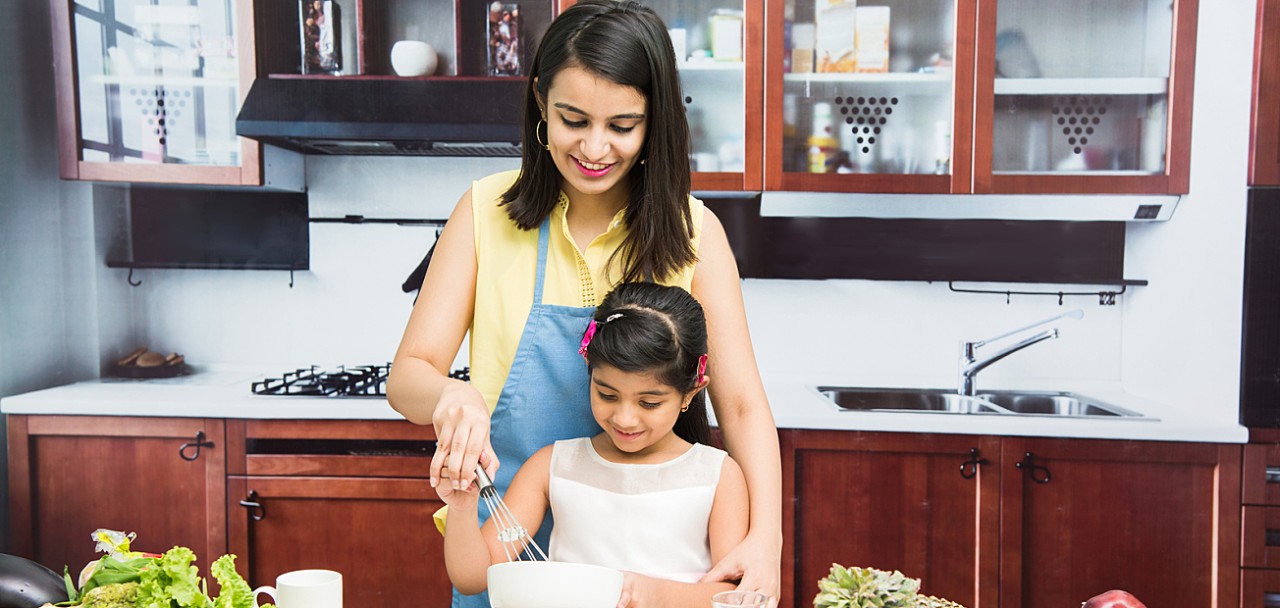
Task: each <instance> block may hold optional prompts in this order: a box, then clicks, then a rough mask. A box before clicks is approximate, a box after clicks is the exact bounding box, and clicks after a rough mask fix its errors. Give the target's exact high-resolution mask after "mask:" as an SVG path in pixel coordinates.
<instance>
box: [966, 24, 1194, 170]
mask: <svg viewBox="0 0 1280 608" xmlns="http://www.w3.org/2000/svg"><path fill="white" fill-rule="evenodd" d="M1194 4H1195V3H1194V2H1186V1H1180V2H1170V0H1076V1H1073V2H1065V3H1064V2H1059V3H1052V2H1051V3H1045V2H1042V1H1041V0H982V3H981V4H980V9H979V15H980V18H981V21H982V23H981V25H980V32H982V34H981V35H980V41H979V45H980V49H979V50H980V52H979V56H978V57H979V68H978V69H979V74H978V87H979V90H978V116H977V124H978V125H979V131H978V132H977V133H976V136H977V138H978V152H977V154H976V158H975V164H976V170H975V190H976V191H978V192H1036V191H1049V192H1063V191H1066V192H1171V193H1172V192H1177V191H1178V190H1179V183H1180V182H1181V183H1185V173H1186V163H1187V154H1186V147H1187V144H1188V142H1187V141H1186V139H1187V138H1189V134H1190V129H1189V121H1190V113H1189V106H1190V91H1191V72H1190V66H1191V61H1190V60H1189V57H1190V56H1189V53H1193V52H1194V42H1195V41H1194V37H1195V26H1194V19H1193V17H1194V14H1195V13H1194ZM1170 125H1173V130H1170ZM1181 188H1182V191H1185V186H1182V187H1181Z"/></svg>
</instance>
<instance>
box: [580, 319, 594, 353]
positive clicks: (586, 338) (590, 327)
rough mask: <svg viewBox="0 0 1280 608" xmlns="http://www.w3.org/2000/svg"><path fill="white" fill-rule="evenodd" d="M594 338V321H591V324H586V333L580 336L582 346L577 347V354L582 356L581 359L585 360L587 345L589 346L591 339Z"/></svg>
mask: <svg viewBox="0 0 1280 608" xmlns="http://www.w3.org/2000/svg"><path fill="white" fill-rule="evenodd" d="M595 336H596V320H595V319H592V320H591V322H590V323H588V324H587V333H585V334H582V346H579V347H578V354H579V355H582V358H583V359H586V358H587V345H589V344H591V339H592V338H594V337H595Z"/></svg>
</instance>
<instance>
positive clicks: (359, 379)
mask: <svg viewBox="0 0 1280 608" xmlns="http://www.w3.org/2000/svg"><path fill="white" fill-rule="evenodd" d="M390 371H391V364H390V363H385V364H382V365H354V366H346V365H339V366H338V368H337V369H323V370H322V369H320V367H319V366H316V365H312V366H310V367H304V368H298V369H295V370H293V371H291V372H285V373H283V374H281V375H280V377H279V378H266V379H264V380H258V381H255V382H253V384H252V386H251V387H250V389H251V390H252V391H253V394H255V395H308V396H318V397H381V398H383V399H385V398H386V397H387V374H388V373H389V372H390ZM449 377H450V378H457V379H459V380H463V381H467V382H470V381H471V368H470V367H464V368H462V369H456V370H453V371H452V372H450V373H449Z"/></svg>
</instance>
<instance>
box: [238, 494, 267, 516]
mask: <svg viewBox="0 0 1280 608" xmlns="http://www.w3.org/2000/svg"><path fill="white" fill-rule="evenodd" d="M240 506H242V507H244V508H246V509H248V510H249V518H250V519H252V520H253V521H262V520H263V518H265V517H266V516H267V509H266V507H263V506H262V502H261V501H260V500H258V493H257V492H256V491H254V490H249V495H248V496H246V497H245V499H244V500H242V501H240Z"/></svg>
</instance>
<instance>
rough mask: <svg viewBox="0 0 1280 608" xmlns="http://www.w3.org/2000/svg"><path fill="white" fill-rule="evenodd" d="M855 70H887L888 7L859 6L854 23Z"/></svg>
mask: <svg viewBox="0 0 1280 608" xmlns="http://www.w3.org/2000/svg"><path fill="white" fill-rule="evenodd" d="M856 32H857V36H856V39H855V45H856V48H857V64H858V68H857V70H858V71H859V72H888V71H889V7H887V6H859V7H858V17H857V25H856Z"/></svg>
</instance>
